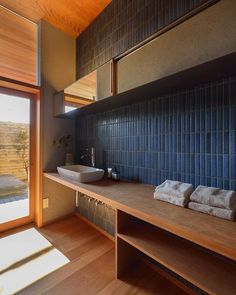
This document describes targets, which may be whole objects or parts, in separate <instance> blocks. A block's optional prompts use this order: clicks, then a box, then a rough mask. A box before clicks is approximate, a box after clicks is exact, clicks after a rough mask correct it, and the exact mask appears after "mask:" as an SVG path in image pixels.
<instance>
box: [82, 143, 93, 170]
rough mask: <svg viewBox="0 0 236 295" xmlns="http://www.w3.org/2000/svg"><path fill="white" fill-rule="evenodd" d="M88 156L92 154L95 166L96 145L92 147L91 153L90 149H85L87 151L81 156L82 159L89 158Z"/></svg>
mask: <svg viewBox="0 0 236 295" xmlns="http://www.w3.org/2000/svg"><path fill="white" fill-rule="evenodd" d="M88 156H91V166H92V167H95V147H91V152H90V153H89V149H88V148H86V149H85V153H83V154H82V155H81V157H80V159H81V160H83V159H84V158H87V157H88Z"/></svg>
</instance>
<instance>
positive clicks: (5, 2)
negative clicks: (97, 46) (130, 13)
mask: <svg viewBox="0 0 236 295" xmlns="http://www.w3.org/2000/svg"><path fill="white" fill-rule="evenodd" d="M110 2H111V0H89V1H88V0H57V1H55V0H18V1H15V0H0V5H2V6H4V7H6V8H8V9H10V10H12V11H14V12H15V13H18V14H19V15H22V16H24V17H26V18H28V19H29V20H31V21H33V22H38V21H39V20H41V19H44V20H46V21H47V22H49V23H50V24H52V25H54V26H55V27H57V28H59V29H60V30H62V31H63V32H65V33H68V34H70V35H72V36H75V37H77V36H78V35H79V34H80V33H81V32H82V31H84V30H85V29H86V27H87V26H88V25H89V24H90V23H91V22H92V21H93V20H94V19H95V18H96V16H97V15H98V14H100V13H101V12H102V10H103V9H104V8H105V7H106V6H107V5H108V4H109V3H110Z"/></svg>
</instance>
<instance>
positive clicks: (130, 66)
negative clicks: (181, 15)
mask: <svg viewBox="0 0 236 295" xmlns="http://www.w3.org/2000/svg"><path fill="white" fill-rule="evenodd" d="M235 36H236V1H235V0H222V1H219V2H218V3H216V4H215V5H213V6H211V7H209V8H208V9H206V10H204V11H202V12H201V13H199V14H197V15H196V16H194V17H192V18H190V19H189V20H187V21H185V22H184V23H182V24H180V25H178V26H177V27H175V28H173V29H172V30H170V31H168V32H166V33H165V34H163V35H161V36H159V37H157V38H156V39H155V40H153V41H152V42H150V43H148V44H146V45H145V46H143V47H142V48H141V49H138V50H137V51H135V52H133V53H131V54H130V55H128V56H127V57H125V58H123V59H121V60H120V61H119V62H118V92H123V91H126V90H129V89H132V88H134V87H137V86H140V85H143V84H146V83H148V82H151V81H155V80H158V79H160V78H163V77H166V76H169V75H171V74H174V73H177V72H179V71H182V70H185V69H188V68H191V67H193V66H196V65H198V64H201V63H205V62H207V61H210V60H213V59H215V58H218V57H221V56H223V55H226V54H229V53H232V52H235V51H236V38H235Z"/></svg>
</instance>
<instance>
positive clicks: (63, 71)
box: [40, 21, 76, 222]
mask: <svg viewBox="0 0 236 295" xmlns="http://www.w3.org/2000/svg"><path fill="white" fill-rule="evenodd" d="M40 30H41V34H40V36H41V87H42V92H41V93H42V104H43V170H44V171H56V168H57V166H60V165H63V164H64V161H65V153H66V152H70V151H72V152H73V151H74V146H73V145H72V146H71V147H70V148H68V149H65V148H55V147H54V146H53V139H54V138H58V137H61V136H63V135H65V134H72V135H74V125H75V124H74V120H66V119H59V118H54V116H53V95H54V94H55V92H58V91H60V90H62V89H64V88H65V87H67V86H68V85H69V84H71V83H72V82H74V81H75V77H76V74H75V67H76V43H75V38H73V37H71V36H69V35H67V34H65V33H63V32H61V31H60V30H58V29H56V28H54V27H53V26H51V25H50V24H48V23H47V22H45V21H42V22H41V24H40ZM73 195H74V194H73ZM43 198H49V206H50V207H49V209H44V210H43V222H49V221H50V220H53V219H55V218H59V217H62V216H63V215H67V214H68V213H70V212H71V211H72V209H73V210H74V197H73V198H72V196H71V194H70V193H68V189H66V188H63V187H60V188H58V184H56V183H53V182H48V181H45V179H44V181H43Z"/></svg>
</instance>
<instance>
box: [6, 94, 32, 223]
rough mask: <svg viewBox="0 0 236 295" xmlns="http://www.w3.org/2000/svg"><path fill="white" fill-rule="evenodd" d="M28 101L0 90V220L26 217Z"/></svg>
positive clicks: (27, 211) (27, 194)
mask: <svg viewBox="0 0 236 295" xmlns="http://www.w3.org/2000/svg"><path fill="white" fill-rule="evenodd" d="M29 127H30V100H29V99H26V98H20V97H15V96H10V95H5V94H1V93H0V223H4V222H8V221H11V220H15V219H18V218H21V217H25V216H29V167H30V166H29Z"/></svg>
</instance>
